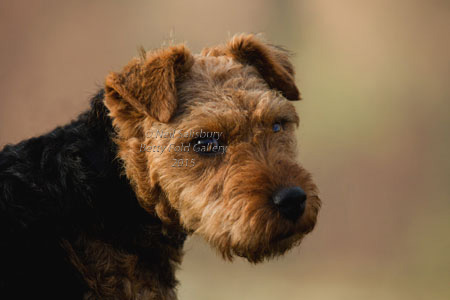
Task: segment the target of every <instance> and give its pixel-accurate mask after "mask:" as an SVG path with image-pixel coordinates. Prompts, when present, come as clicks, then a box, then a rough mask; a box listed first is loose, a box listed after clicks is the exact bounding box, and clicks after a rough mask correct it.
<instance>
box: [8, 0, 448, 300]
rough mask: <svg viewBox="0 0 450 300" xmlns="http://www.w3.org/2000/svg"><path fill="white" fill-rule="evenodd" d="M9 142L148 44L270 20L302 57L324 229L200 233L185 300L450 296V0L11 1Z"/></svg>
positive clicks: (184, 285)
mask: <svg viewBox="0 0 450 300" xmlns="http://www.w3.org/2000/svg"><path fill="white" fill-rule="evenodd" d="M0 25H1V26H0V32H1V34H2V37H3V41H2V47H1V48H0V54H1V55H0V64H1V65H2V68H1V70H0V99H1V100H0V144H1V145H4V144H5V143H7V142H17V141H19V140H21V139H24V138H27V137H31V136H33V135H36V134H40V133H43V132H44V131H46V130H49V129H52V128H53V127H54V126H56V125H58V124H63V123H65V122H67V121H68V120H70V118H73V117H74V116H76V115H77V114H78V113H79V112H80V111H81V110H83V109H86V108H87V101H86V100H87V99H88V97H89V95H90V94H92V93H94V92H95V90H96V89H97V88H98V87H99V86H101V84H102V82H103V79H104V77H105V75H106V74H107V72H108V71H110V70H117V69H118V68H119V67H120V66H122V65H124V64H125V63H126V62H127V61H128V60H129V59H130V58H131V57H132V56H135V55H136V54H137V51H136V49H137V47H138V46H139V45H143V46H145V47H146V48H154V47H159V46H160V45H161V44H162V42H163V41H164V40H168V39H169V38H170V36H171V34H170V32H173V37H174V38H175V40H176V41H178V42H183V41H187V45H188V46H189V47H190V48H191V49H192V50H193V51H195V52H198V51H199V50H200V49H201V48H202V47H204V46H208V45H213V44H216V43H219V42H223V41H224V40H225V39H227V38H228V37H229V36H231V35H233V34H234V33H239V32H264V33H265V36H266V37H267V39H269V40H270V41H272V42H274V43H276V44H281V45H283V46H285V47H286V48H288V49H290V50H292V51H293V52H294V53H295V56H294V58H293V62H294V64H295V67H296V70H297V83H298V85H299V87H300V90H301V92H302V97H303V100H302V101H300V102H298V103H296V104H295V106H296V108H297V110H298V112H299V114H300V118H301V125H300V128H299V132H298V136H299V140H300V142H299V145H300V147H299V150H300V158H301V161H302V163H303V164H304V165H305V167H306V168H307V169H308V170H310V171H311V172H312V173H313V175H314V178H315V180H316V181H317V184H318V186H319V188H320V190H321V197H322V200H323V209H322V211H321V213H320V216H319V222H318V225H317V227H316V230H315V231H314V232H313V233H312V234H311V235H310V236H308V237H307V238H306V239H305V241H304V243H303V244H302V245H301V246H300V247H299V248H296V249H294V250H292V251H291V252H290V253H289V254H288V255H287V256H285V257H283V258H279V259H277V260H274V261H271V262H268V263H265V264H262V265H256V266H255V265H250V264H248V263H246V262H244V261H242V260H241V259H236V261H235V262H234V263H227V262H224V261H222V260H221V258H220V257H219V256H217V255H216V254H215V253H214V251H213V250H211V249H210V248H209V246H208V245H206V244H205V242H203V241H202V240H201V239H199V238H195V237H194V238H191V239H190V240H189V241H188V243H187V245H186V256H185V259H184V262H183V264H182V266H181V269H180V271H179V272H178V278H179V280H180V282H181V285H180V287H179V298H180V299H184V300H189V299H192V300H202V299H206V300H210V299H214V300H215V299H217V300H221V299H243V300H244V299H259V300H265V299H346V300H348V299H450V256H449V253H450V238H449V236H450V220H449V216H450V215H449V213H450V201H449V200H450V199H449V198H450V197H449V195H450V187H449V179H450V159H449V157H448V154H449V150H450V147H449V146H450V139H449V128H450V117H449V116H450V114H449V113H450V105H449V101H450V84H449V83H450V82H449V75H450V68H449V67H450V2H448V1H446V0H441V1H440V0H431V1H419V0H410V1H406V0H400V1H387V0H380V1H368V0H366V1H357V0H344V1H332V0H317V1H283V2H282V1H246V2H243V1H234V0H233V1H227V2H212V1H189V2H188V1H185V2H172V1H166V2H156V1H155V2H152V1H77V2H75V1H73V2H66V1H59V2H58V1H46V2H43V1H35V2H30V1H28V2H24V1H14V2H13V1H2V3H1V4H0Z"/></svg>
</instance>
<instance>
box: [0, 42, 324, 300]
mask: <svg viewBox="0 0 450 300" xmlns="http://www.w3.org/2000/svg"><path fill="white" fill-rule="evenodd" d="M299 99H300V93H299V91H298V88H297V86H296V84H295V80H294V68H293V65H292V64H291V62H290V61H289V53H288V52H287V51H286V50H284V49H283V48H281V47H277V46H274V45H271V44H269V43H267V42H265V41H264V40H262V39H260V38H259V37H257V36H255V35H251V34H250V35H248V34H242V35H236V36H234V37H233V38H231V39H230V40H229V41H228V42H227V43H225V44H222V45H218V46H214V47H210V48H205V49H204V50H203V51H202V52H201V53H200V54H195V55H194V54H192V53H191V52H190V51H189V50H188V49H187V47H186V46H185V45H172V46H168V47H166V48H161V49H157V50H153V51H149V52H145V51H141V53H140V56H139V57H137V58H134V59H132V60H131V61H130V62H129V63H128V64H127V65H126V66H125V67H124V68H123V69H122V70H121V71H120V72H111V73H109V74H108V76H107V77H106V80H105V86H104V88H103V89H101V90H100V91H99V92H98V93H97V94H96V95H95V96H94V97H93V98H92V100H91V108H90V109H89V110H88V111H86V112H84V113H83V114H81V115H80V116H79V117H78V118H77V119H76V120H74V121H72V122H71V123H70V124H68V125H65V126H62V127H58V128H56V129H55V130H53V131H52V132H50V133H48V134H45V135H42V136H40V137H35V138H32V139H29V140H25V141H22V142H21V143H19V144H17V145H7V146H5V147H4V149H3V150H2V151H1V152H0V222H1V226H0V228H1V229H0V230H1V234H2V238H1V239H0V249H1V254H0V263H1V266H0V295H1V296H2V298H3V299H29V298H31V297H32V298H37V299H121V300H122V299H167V300H171V299H177V295H176V286H177V284H178V282H177V280H176V278H175V270H176V268H177V266H179V265H180V263H181V260H182V256H183V244H184V242H185V240H186V238H187V237H188V236H190V235H192V234H196V235H199V236H201V237H203V238H204V239H205V240H206V241H207V242H208V243H209V244H210V245H211V246H212V247H213V248H214V249H216V251H217V252H218V253H219V254H220V255H221V256H222V257H223V258H224V259H226V260H230V261H231V260H232V259H233V258H234V257H235V256H239V257H243V258H245V259H247V260H248V261H249V262H251V263H260V262H263V261H264V260H266V259H271V258H273V257H276V256H280V255H283V254H284V253H285V252H286V251H288V250H289V249H291V248H293V247H294V246H296V245H298V244H299V243H300V242H301V241H302V239H303V237H304V236H305V235H306V234H307V233H309V232H310V231H312V230H313V228H314V226H315V224H316V220H317V215H318V212H319V209H320V206H321V200H320V198H319V195H318V189H317V186H316V185H315V183H314V182H313V180H312V177H311V175H310V173H309V172H308V171H307V170H305V169H304V168H303V167H302V166H301V164H300V163H299V162H298V160H297V158H296V157H297V148H296V139H295V135H294V131H295V129H296V128H297V127H298V125H299V117H298V114H297V113H296V111H295V108H294V106H293V105H292V104H291V102H290V101H295V100H299Z"/></svg>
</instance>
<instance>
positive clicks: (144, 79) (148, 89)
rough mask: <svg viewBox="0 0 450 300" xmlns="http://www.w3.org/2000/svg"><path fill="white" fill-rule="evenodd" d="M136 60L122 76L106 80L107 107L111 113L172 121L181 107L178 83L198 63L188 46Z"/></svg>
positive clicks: (117, 74) (125, 69)
mask: <svg viewBox="0 0 450 300" xmlns="http://www.w3.org/2000/svg"><path fill="white" fill-rule="evenodd" d="M142 56H143V57H141V58H140V59H139V58H135V59H133V60H132V61H131V62H130V63H129V64H128V65H127V66H125V68H124V69H123V70H122V72H120V73H115V72H111V73H110V74H109V75H108V76H107V77H106V84H105V104H106V106H107V107H108V109H109V110H110V111H111V112H116V114H117V113H118V112H119V111H121V112H125V113H128V114H129V113H133V114H138V115H139V114H142V113H143V114H145V115H147V116H150V117H152V118H154V119H156V120H158V121H160V122H168V121H169V120H170V118H171V116H172V115H173V113H174V111H175V109H176V108H177V95H176V93H177V92H176V85H175V83H176V80H177V79H179V78H180V77H181V76H182V75H183V74H185V73H186V72H187V71H189V69H190V68H191V66H192V65H193V63H194V58H193V56H192V55H191V53H190V51H189V50H188V49H187V48H186V47H185V46H184V45H178V46H172V47H169V48H166V49H162V50H157V51H154V52H148V53H147V54H145V53H144V54H143V55H142Z"/></svg>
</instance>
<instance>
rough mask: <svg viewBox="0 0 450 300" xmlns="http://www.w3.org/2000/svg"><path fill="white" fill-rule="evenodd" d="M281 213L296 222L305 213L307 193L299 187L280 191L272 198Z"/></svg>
mask: <svg viewBox="0 0 450 300" xmlns="http://www.w3.org/2000/svg"><path fill="white" fill-rule="evenodd" d="M272 201H273V203H274V204H275V205H276V207H277V208H278V210H279V211H280V213H281V214H282V215H283V216H285V217H286V218H287V219H289V220H292V221H296V220H297V219H298V218H299V217H300V216H301V215H302V214H303V212H304V211H305V206H306V193H305V192H304V191H303V190H302V189H301V188H300V187H298V186H295V187H288V188H283V189H281V190H278V191H277V192H276V193H275V194H274V195H273V198H272Z"/></svg>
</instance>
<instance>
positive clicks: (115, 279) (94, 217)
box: [63, 91, 186, 299]
mask: <svg viewBox="0 0 450 300" xmlns="http://www.w3.org/2000/svg"><path fill="white" fill-rule="evenodd" d="M78 121H79V122H82V123H85V124H86V125H87V126H86V127H87V128H89V132H88V133H87V134H88V135H89V136H87V137H86V138H87V139H90V140H91V142H90V143H88V144H89V147H88V148H86V149H82V151H81V153H82V154H81V156H82V160H83V161H84V163H85V164H86V165H87V168H88V169H89V171H88V172H87V175H86V176H87V177H88V178H89V181H90V188H91V194H90V195H89V198H90V202H91V203H89V206H90V210H89V211H87V212H86V213H84V216H83V220H80V222H79V224H77V226H76V227H77V228H76V232H77V233H76V234H74V235H73V236H71V237H68V238H67V239H65V240H64V241H63V246H64V248H65V249H66V251H67V252H68V253H69V256H70V260H71V262H72V263H73V265H75V267H76V268H77V269H78V270H79V271H80V272H81V273H82V276H83V277H84V279H85V281H86V283H87V285H88V287H89V288H90V292H89V293H91V294H92V295H96V296H97V297H98V296H100V298H108V297H114V298H115V299H116V298H117V299H140V297H142V298H145V295H147V296H148V295H154V294H157V295H160V297H159V298H160V299H175V297H176V296H175V293H174V288H175V286H176V284H177V281H176V279H175V276H174V272H175V268H176V265H178V264H180V263H181V259H182V247H183V244H184V241H185V239H186V233H184V232H183V231H180V230H177V229H176V228H168V227H166V226H165V225H164V224H163V222H161V220H160V219H159V218H158V217H157V216H156V213H155V214H152V213H151V212H148V209H147V210H144V209H143V208H142V207H141V206H140V205H139V202H138V200H137V198H136V196H135V193H134V191H133V189H132V187H131V185H130V183H129V181H128V179H127V178H126V176H125V175H123V173H124V172H123V170H122V165H121V161H120V160H119V159H117V158H116V156H117V146H116V145H115V143H114V141H113V140H114V138H115V133H114V129H113V127H112V125H111V120H110V118H109V117H108V111H107V109H106V107H105V106H104V105H103V91H100V92H99V93H98V94H97V95H96V96H95V97H94V98H93V100H92V102H91V110H90V111H88V112H87V113H85V114H83V115H81V116H80V117H79V120H78ZM159 298H158V299H159Z"/></svg>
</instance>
